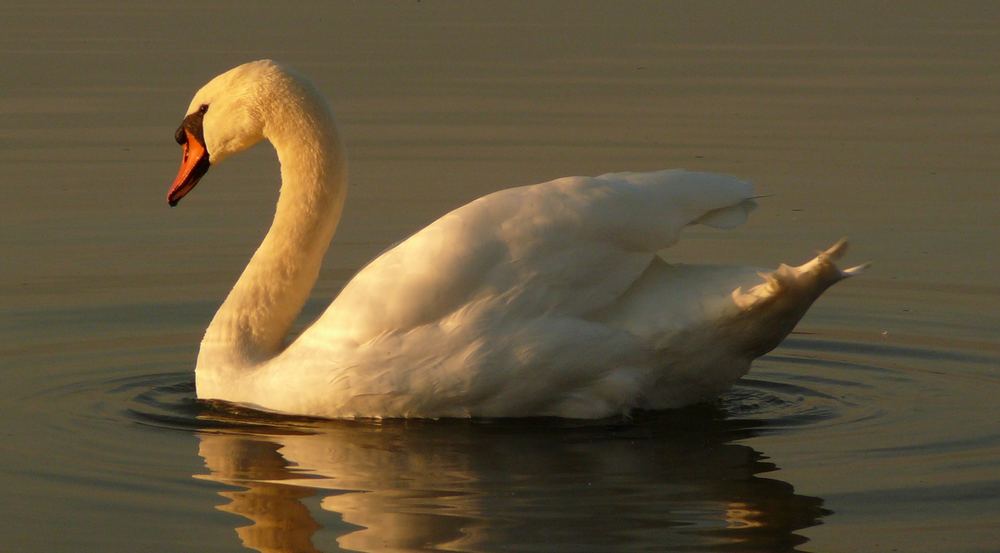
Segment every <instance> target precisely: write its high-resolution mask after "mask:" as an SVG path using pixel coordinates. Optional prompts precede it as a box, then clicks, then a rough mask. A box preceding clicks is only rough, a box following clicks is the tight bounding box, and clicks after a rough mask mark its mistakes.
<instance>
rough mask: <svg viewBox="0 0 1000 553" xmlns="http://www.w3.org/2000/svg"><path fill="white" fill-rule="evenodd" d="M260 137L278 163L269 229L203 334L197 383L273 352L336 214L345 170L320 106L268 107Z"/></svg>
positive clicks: (313, 274)
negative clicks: (278, 180)
mask: <svg viewBox="0 0 1000 553" xmlns="http://www.w3.org/2000/svg"><path fill="white" fill-rule="evenodd" d="M264 137H265V138H266V139H268V140H270V142H271V144H273V145H274V148H275V150H276V151H277V153H278V160H279V161H280V163H281V180H282V183H281V192H280V195H279V198H278V205H277V209H276V212H275V215H274V221H273V222H272V223H271V228H270V230H269V231H268V233H267V236H266V237H265V238H264V241H263V242H262V243H261V245H260V247H259V248H257V251H256V253H254V255H253V258H252V259H251V260H250V263H249V264H248V265H247V267H246V269H244V271H243V274H242V275H241V276H240V278H239V281H237V283H236V285H235V286H234V287H233V289H232V291H231V292H230V293H229V296H227V297H226V301H225V302H224V303H223V304H222V307H220V308H219V311H218V312H217V313H216V314H215V317H214V318H213V319H212V323H211V324H210V325H209V327H208V330H206V332H205V337H204V339H203V340H202V344H201V350H200V352H199V354H198V367H197V370H198V373H199V380H201V379H202V377H203V376H205V375H206V374H205V373H206V371H224V370H226V369H236V370H241V369H248V368H252V367H254V366H257V365H259V364H260V363H262V362H264V361H266V360H268V359H270V358H272V357H274V356H275V355H277V354H278V353H279V352H281V350H282V349H283V348H284V346H285V343H284V341H285V337H286V335H287V334H288V331H289V329H290V328H291V326H292V323H293V322H294V321H295V318H296V316H298V314H299V311H300V310H301V309H302V306H303V305H304V304H305V301H306V299H307V298H308V296H309V292H310V291H311V290H312V287H313V284H315V282H316V278H317V276H318V275H319V270H320V265H321V264H322V261H323V255H324V254H325V253H326V249H327V247H328V246H329V244H330V239H331V238H332V237H333V233H334V231H335V230H336V227H337V223H338V221H339V220H340V214H341V211H342V209H343V205H344V199H345V197H346V194H347V186H346V184H347V183H346V181H347V179H346V164H345V161H344V155H343V152H342V149H341V145H340V140H339V138H338V136H337V130H336V126H335V124H334V121H333V116H332V114H331V113H330V109H329V108H328V107H327V105H326V102H325V101H323V100H322V99H321V98H313V99H309V98H306V99H303V101H299V102H274V103H271V104H270V105H269V106H268V113H267V115H266V117H265V125H264ZM200 391H201V383H200V382H199V392H200Z"/></svg>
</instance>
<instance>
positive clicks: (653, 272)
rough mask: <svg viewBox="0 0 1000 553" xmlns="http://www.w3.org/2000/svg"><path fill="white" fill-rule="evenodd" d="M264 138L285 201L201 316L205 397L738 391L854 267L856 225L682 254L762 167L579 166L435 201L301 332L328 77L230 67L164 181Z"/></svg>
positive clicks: (333, 408)
mask: <svg viewBox="0 0 1000 553" xmlns="http://www.w3.org/2000/svg"><path fill="white" fill-rule="evenodd" d="M265 138H266V139H268V140H270V141H271V142H272V144H273V145H274V147H275V149H276V150H277V152H278V157H279V160H280V162H281V173H282V180H283V182H282V188H281V195H280V199H279V201H278V206H277V212H276V215H275V219H274V223H273V224H272V227H271V229H270V231H269V232H268V234H267V237H266V238H265V239H264V241H263V243H262V244H261V246H260V248H259V249H258V250H257V252H256V253H255V254H254V256H253V259H251V261H250V263H249V265H248V266H247V268H246V270H245V271H244V273H243V275H242V276H241V277H240V279H239V281H238V282H237V284H236V286H235V287H234V288H233V290H232V291H231V292H230V294H229V296H228V297H227V298H226V301H225V302H224V303H223V305H222V307H221V308H220V309H219V311H218V313H216V315H215V318H214V319H213V320H212V323H211V325H210V326H209V327H208V330H207V331H206V333H205V338H204V340H203V341H202V345H201V350H200V353H199V356H198V364H197V369H196V380H197V390H198V397H199V398H203V399H221V400H226V401H231V402H236V403H240V404H245V405H249V406H253V407H256V408H260V409H266V410H271V411H277V412H283V413H292V414H300V415H311V416H319V417H330V418H340V417H359V416H360V417H451V416H454V417H469V416H534V415H554V416H564V417H581V418H596V417H604V416H609V415H614V414H620V413H625V412H628V411H629V410H631V409H633V408H668V407H678V406H682V405H686V404H690V403H694V402H697V401H702V400H705V399H708V398H710V397H712V396H714V395H715V394H718V393H719V392H722V391H724V390H725V389H727V388H728V387H729V386H730V385H731V384H732V383H733V382H734V381H735V380H736V379H738V378H739V377H740V376H742V375H743V374H745V373H746V372H747V371H748V370H749V367H750V362H751V361H752V360H753V359H754V358H756V357H758V356H760V355H763V354H764V353H766V352H767V351H769V350H770V349H772V348H773V347H774V346H776V345H777V344H778V343H779V342H780V341H781V339H783V338H784V337H785V336H786V335H787V334H788V332H790V331H791V329H792V328H793V326H794V325H795V323H796V322H797V321H798V320H799V318H801V316H802V315H803V314H804V313H805V311H806V309H807V308H808V307H809V305H810V304H811V303H812V302H813V300H814V299H816V298H817V297H818V296H819V295H820V294H821V293H822V292H823V290H825V289H826V288H827V287H829V286H830V285H831V284H833V283H835V282H837V281H838V280H840V279H842V278H844V277H845V276H848V275H850V274H853V273H854V272H857V270H858V269H849V270H847V271H841V270H839V269H838V268H837V267H836V266H835V265H834V263H833V259H835V258H836V257H838V256H839V255H840V253H841V252H842V251H843V247H844V245H843V243H840V244H838V245H836V246H834V247H833V248H831V249H830V250H828V251H827V252H825V253H823V254H821V255H820V256H819V257H817V258H816V259H814V260H813V261H811V262H809V263H807V264H805V265H803V266H801V267H797V268H791V267H787V266H782V268H780V269H779V270H777V271H775V272H773V273H769V274H767V275H760V274H758V270H757V269H753V268H748V267H731V268H723V267H703V266H677V265H670V264H668V263H666V262H665V261H663V260H662V259H661V258H659V257H658V256H657V251H659V250H661V249H663V248H665V247H667V246H669V245H671V244H673V243H674V242H675V241H676V240H677V238H678V235H679V233H680V231H681V230H682V229H683V228H684V227H685V226H687V225H690V224H697V223H701V224H708V225H712V226H717V227H724V228H728V227H732V226H736V225H738V224H740V223H742V222H743V221H744V220H745V218H746V215H747V214H748V213H749V211H750V210H751V209H752V208H753V206H754V203H753V190H752V187H751V186H750V184H748V183H746V182H743V181H740V180H738V179H735V178H733V177H728V176H722V175H713V174H707V173H691V172H685V171H660V172H653V173H616V174H608V175H603V176H600V177H594V178H587V177H569V178H563V179H558V180H555V181H551V182H547V183H543V184H538V185H534V186H525V187H521V188H513V189H508V190H503V191H500V192H496V193H494V194H490V195H488V196H485V197H482V198H480V199H478V200H476V201H473V202H472V203H470V204H468V205H465V206H463V207H461V208H458V209H456V210H454V211H452V212H451V213H449V214H447V215H445V216H444V217H442V218H440V219H438V220H437V221H435V222H434V223H432V224H431V225H429V226H428V227H426V228H424V229H423V230H421V231H420V232H418V233H416V234H415V235H413V236H411V237H410V238H409V239H407V240H405V241H404V242H402V243H401V244H399V245H397V246H396V247H394V248H392V249H391V250H389V251H387V252H386V253H384V254H382V255H381V256H379V257H378V258H376V259H375V260H374V261H372V262H371V263H370V264H369V265H368V266H367V267H365V268H364V269H363V270H361V271H360V272H359V273H358V274H357V275H356V276H355V277H354V278H353V279H352V280H351V281H350V282H349V283H348V284H347V285H346V286H345V287H344V289H343V290H342V291H341V293H340V294H339V295H338V296H337V298H336V299H335V300H334V301H333V303H332V304H331V305H330V307H329V308H328V309H327V310H326V312H325V313H324V314H323V315H322V316H321V317H320V318H319V319H318V320H317V321H316V322H315V323H313V324H312V326H310V327H309V328H307V329H306V330H305V331H304V332H303V333H302V334H301V335H300V336H299V337H298V338H297V339H295V340H294V341H293V342H291V343H290V344H287V345H286V342H285V340H286V335H287V333H288V330H289V328H290V327H291V325H292V322H293V321H294V319H295V317H296V316H297V314H298V313H299V311H300V309H301V307H302V305H303V303H304V302H305V300H306V298H307V296H308V294H309V291H310V290H311V288H312V286H313V284H314V282H315V280H316V277H317V275H318V272H319V267H320V264H321V261H322V258H323V255H324V253H325V251H326V248H327V245H328V244H329V242H330V239H331V237H332V236H333V232H334V230H335V227H336V225H337V221H338V220H339V217H340V213H341V209H342V207H343V203H344V198H345V193H346V177H345V165H344V158H343V154H342V152H341V148H340V141H339V139H338V138H337V133H336V128H335V125H334V123H333V118H332V115H331V114H330V111H329V108H328V107H327V106H326V103H325V101H324V100H323V99H322V97H321V96H320V95H319V93H318V92H316V90H315V89H314V88H313V87H312V85H310V84H309V83H308V82H307V81H305V80H304V79H303V78H301V77H299V76H297V75H296V74H294V73H292V72H290V71H289V70H287V69H285V68H282V67H281V66H279V65H277V64H275V63H273V62H270V61H259V62H251V63H248V64H245V65H242V66H240V67H237V68H235V69H233V70H230V71H228V72H226V73H224V74H222V75H220V76H219V77H216V78H215V79H214V80H212V81H211V82H210V83H209V84H207V85H206V86H205V87H204V88H202V90H200V91H199V92H198V94H197V95H196V96H195V98H194V100H193V101H192V103H191V107H190V109H189V111H188V116H187V117H186V118H185V123H184V125H182V127H181V129H180V130H179V131H178V141H179V142H181V143H182V144H184V145H185V161H184V163H183V164H182V166H181V172H180V175H179V176H178V179H177V181H176V182H175V183H174V186H173V187H172V188H171V191H170V193H169V194H168V199H169V201H170V202H171V204H175V203H176V202H177V201H179V200H180V198H181V197H183V196H184V195H185V194H186V193H187V192H188V191H190V190H191V188H193V186H194V184H195V183H196V182H197V180H198V179H199V178H200V177H201V175H203V174H204V172H205V171H207V169H208V166H209V164H210V163H211V164H215V163H218V162H219V161H221V160H222V159H223V158H225V157H228V156H229V155H231V154H233V153H237V152H239V151H241V150H243V149H245V148H247V147H249V146H251V145H252V144H254V143H256V142H258V141H259V140H261V139H265ZM762 277H763V278H762Z"/></svg>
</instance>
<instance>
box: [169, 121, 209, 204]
mask: <svg viewBox="0 0 1000 553" xmlns="http://www.w3.org/2000/svg"><path fill="white" fill-rule="evenodd" d="M182 130H183V132H184V138H185V139H186V140H184V142H182V143H181V147H182V148H183V149H184V157H183V158H181V168H180V170H179V171H178V172H177V178H176V179H174V184H172V185H171V186H170V191H169V192H167V203H168V204H170V207H174V206H175V205H177V202H179V201H181V198H183V197H184V196H185V195H186V194H187V193H188V192H190V191H191V190H193V189H194V185H196V184H198V181H199V180H201V177H203V176H205V173H207V172H208V168H209V166H210V165H211V164H210V163H209V162H208V150H206V149H205V145H204V144H202V143H201V141H200V140H198V138H197V137H196V136H195V135H194V134H192V133H191V131H189V130H187V129H182ZM179 141H180V133H178V142H179Z"/></svg>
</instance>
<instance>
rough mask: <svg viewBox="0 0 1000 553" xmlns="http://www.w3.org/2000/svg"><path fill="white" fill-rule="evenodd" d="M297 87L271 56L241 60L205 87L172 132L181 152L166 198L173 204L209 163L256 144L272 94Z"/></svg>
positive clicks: (293, 77)
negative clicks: (178, 164)
mask: <svg viewBox="0 0 1000 553" xmlns="http://www.w3.org/2000/svg"><path fill="white" fill-rule="evenodd" d="M299 86H300V84H299V78H297V77H295V76H293V75H292V74H291V73H289V72H288V70H286V69H285V68H283V67H281V66H280V65H278V64H277V63H275V62H273V61H271V60H260V61H252V62H250V63H245V64H243V65H240V66H239V67H235V68H233V69H230V70H229V71H226V72H225V73H223V74H221V75H219V76H217V77H215V78H214V79H212V80H211V81H209V83H208V84H206V85H205V86H203V87H202V88H201V90H199V91H198V92H197V94H195V95H194V99H192V100H191V105H190V106H188V110H187V114H186V115H185V117H184V121H183V122H182V123H181V126H180V128H178V129H177V133H176V134H175V138H176V140H177V143H178V144H180V145H181V147H182V148H183V151H184V153H183V157H182V159H181V168H180V170H179V171H178V173H177V178H176V179H175V180H174V183H173V185H172V186H171V187H170V191H169V192H167V202H168V203H169V204H170V205H171V206H174V205H177V202H179V201H180V199H181V198H183V197H184V196H185V195H186V194H187V193H188V192H190V191H191V190H192V189H193V188H194V187H195V185H196V184H198V181H199V180H200V179H201V178H202V177H203V176H205V173H207V172H208V169H209V167H211V166H212V165H215V164H218V163H219V162H221V161H222V160H224V159H226V158H227V157H229V156H231V155H233V154H236V153H239V152H242V151H243V150H246V149H247V148H249V147H251V146H253V145H254V144H256V143H258V142H260V141H261V140H262V139H263V138H264V128H265V124H266V121H265V115H266V112H267V111H268V109H269V104H270V103H271V101H272V100H273V98H275V97H276V96H277V95H276V94H275V92H276V91H281V92H286V93H287V92H291V91H294V90H295V89H296V88H298V87H299Z"/></svg>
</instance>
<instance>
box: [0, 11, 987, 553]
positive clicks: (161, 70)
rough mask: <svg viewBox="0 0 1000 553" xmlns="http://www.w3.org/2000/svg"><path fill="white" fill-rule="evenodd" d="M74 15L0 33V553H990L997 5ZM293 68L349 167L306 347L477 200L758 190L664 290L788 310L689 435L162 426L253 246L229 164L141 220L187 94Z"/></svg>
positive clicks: (158, 203)
mask: <svg viewBox="0 0 1000 553" xmlns="http://www.w3.org/2000/svg"><path fill="white" fill-rule="evenodd" d="M277 5H278V4H274V6H272V5H271V4H270V3H268V4H264V3H244V2H217V3H209V4H207V5H206V4H202V3H195V2H187V1H181V2H170V3H162V2H128V3H124V2H123V3H110V2H105V1H98V2H92V3H86V4H84V3H78V2H34V3H8V4H5V6H4V7H2V8H0V31H2V32H0V61H2V66H3V68H4V70H3V71H2V74H0V144H2V148H0V178H2V182H0V184H2V187H3V194H4V202H3V204H2V207H0V209H2V217H0V229H2V234H0V243H2V247H3V254H2V257H0V267H2V271H0V298H2V302H0V313H2V315H0V316H2V319H0V325H2V328H3V331H2V335H0V356H2V357H0V362H2V369H0V370H2V372H0V375H2V377H0V378H2V381H0V382H2V394H0V413H2V414H3V417H2V423H0V479H2V480H0V483H2V486H3V490H4V493H3V498H2V500H0V520H2V521H3V522H2V523H0V550H2V551H11V552H17V553H20V552H34V551H47V552H63V551H66V552H70V551H72V552H77V551H102V552H132V551H143V552H159V551H163V552H176V551H213V552H214V551H245V550H248V549H249V550H259V551H267V552H309V551H323V552H330V551H339V550H351V551H406V550H435V549H439V550H449V551H451V550H469V551H515V550H516V551H573V552H576V551H708V550H711V551H753V552H765V551H768V552H769V551H799V550H801V551H816V552H827V551H843V552H869V551H907V552H923V551H940V552H966V551H1000V407H998V406H1000V402H998V401H997V398H998V397H1000V284H998V283H997V276H996V275H997V274H1000V249H998V246H997V243H998V240H1000V177H998V175H1000V7H998V6H1000V4H997V3H987V2H984V3H978V4H972V3H963V4H951V3H949V4H947V5H945V4H941V3H936V2H906V3H898V4H896V5H892V4H883V3H869V2H859V3H854V4H845V3H835V4H830V5H828V6H824V5H820V4H814V3H798V2H779V3H767V4H758V5H751V4H750V3H745V2H732V3H730V2H722V3H710V4H707V5H702V3H690V4H678V3H665V2H664V3H659V2H651V3H619V2H614V3H612V2H543V3H530V2H525V3H516V4H504V5H499V4H466V3H443V2H437V1H432V0H425V1H423V2H405V3H404V2H398V3H366V2H357V3H348V2H336V3H311V4H292V5H288V6H284V7H277ZM261 57H272V58H275V59H279V60H282V61H284V62H286V63H288V64H290V65H292V66H294V67H297V68H299V69H300V70H301V71H302V72H304V73H306V74H308V75H311V76H312V77H313V78H314V79H315V81H316V82H317V83H318V85H319V86H320V88H321V89H322V90H324V91H326V92H327V93H328V94H329V95H330V97H331V99H332V102H333V105H334V108H335V110H336V111H337V112H338V115H339V119H340V123H341V126H342V129H341V130H342V133H343V135H344V136H345V137H346V139H347V142H348V147H349V153H350V156H351V159H352V165H351V174H352V186H353V188H352V189H351V192H350V197H349V199H348V206H347V210H346V215H345V218H344V221H343V222H342V224H341V230H340V232H339V234H338V235H337V237H336V238H335V240H334V243H333V246H332V247H331V250H330V253H329V255H328V259H327V261H326V264H325V269H324V272H323V275H322V276H321V278H320V282H319V284H318V286H317V289H316V290H315V292H314V294H313V299H312V301H311V302H310V304H309V306H308V309H307V311H308V312H307V313H306V314H305V316H304V317H303V323H302V324H305V323H306V322H308V319H309V316H310V315H315V314H316V313H318V312H319V310H321V309H322V308H323V307H324V306H325V305H326V304H327V303H328V301H329V299H330V298H331V297H332V296H333V295H335V294H336V292H337V290H338V289H339V288H340V287H341V286H342V285H343V283H344V282H345V281H346V279H348V278H349V277H350V275H351V274H352V273H353V272H354V271H356V270H357V269H358V268H359V267H360V266H362V265H363V264H364V263H365V261H366V260H368V259H370V258H371V257H372V256H374V255H376V254H377V253H378V252H380V251H381V250H382V249H383V248H385V247H386V246H387V245H388V244H391V243H392V242H394V241H396V240H399V239H400V238H402V237H404V236H406V235H407V234H408V233H410V232H412V231H413V230H415V229H417V228H419V227H421V226H423V225H425V224H427V223H428V222H430V221H432V220H433V219H434V218H435V217H436V216H437V215H440V214H442V213H444V212H445V211H447V210H449V209H451V208H453V207H455V206H458V205H460V204H462V203H464V202H466V201H468V200H470V199H472V198H474V197H477V196H479V195H481V194H484V193H486V192H490V191H493V190H497V189H500V188H503V187H507V186H513V185H520V184H528V183H532V182H540V181H543V180H548V179H551V178H554V177H558V176H563V175H572V174H598V173H603V172H608V171H616V170H626V169H628V170H652V169H660V168H668V167H684V168H687V169H704V170H711V171H717V172H726V173H732V174H736V175H740V176H743V177H746V178H748V179H751V180H753V181H755V182H756V183H757V185H758V188H759V190H760V192H761V193H763V194H769V197H767V198H766V199H762V200H761V202H760V203H761V206H760V208H759V209H758V210H757V211H756V212H755V213H754V216H753V219H752V221H751V222H750V224H748V225H747V226H746V227H744V228H741V229H738V230H736V231H733V232H726V233H723V232H717V231H711V230H692V231H691V232H689V233H688V235H687V239H686V241H685V242H683V243H682V244H681V245H679V246H678V247H677V248H675V249H672V250H670V251H669V252H667V253H666V254H665V255H666V256H667V257H668V258H670V259H672V260H678V261H689V262H698V261H706V262H727V263H739V264H756V265H762V266H772V265H774V264H776V263H777V262H779V261H791V262H796V263H797V262H801V261H803V260H805V259H806V258H808V257H809V256H810V255H811V254H812V253H813V251H814V250H815V249H817V248H820V247H824V246H827V245H829V243H832V242H833V241H834V240H836V239H837V238H839V237H841V236H844V235H847V236H850V238H851V240H852V243H853V245H854V249H853V251H852V253H851V254H849V258H850V259H849V261H848V262H852V261H853V262H862V261H866V260H873V261H874V262H875V265H874V266H873V268H872V269H871V270H870V271H869V272H868V273H867V274H866V275H865V276H864V277H863V278H858V279H855V280H852V281H850V282H847V283H844V284H841V285H838V286H837V287H835V288H834V289H832V290H831V291H830V292H829V293H828V294H827V295H826V296H825V297H824V298H823V299H821V300H820V301H819V302H818V303H817V305H816V306H815V307H814V308H813V310H812V311H811V312H810V313H809V315H808V316H807V317H806V318H805V319H804V320H803V322H802V323H801V324H800V325H799V327H798V330H797V332H796V333H795V334H793V335H792V336H791V337H790V338H789V339H788V340H787V341H786V342H785V343H784V345H782V346H781V347H779V348H778V349H777V350H775V351H774V352H772V353H771V354H770V355H769V356H767V357H765V358H763V359H761V360H759V361H758V362H757V363H756V365H755V367H754V369H753V371H752V372H751V373H750V374H749V375H748V377H747V378H746V379H744V380H743V381H741V382H740V383H739V384H738V385H737V386H736V387H735V388H734V389H733V390H732V392H730V393H728V394H726V395H725V396H723V397H721V398H720V399H719V400H718V401H717V402H716V403H714V404H711V405H703V406H698V407H696V408H691V409H687V410H683V411H680V412H668V413H652V414H650V413H647V414H640V415H637V416H636V417H635V418H634V419H632V420H628V421H610V422H608V421H605V422H599V423H579V422H567V421H549V420H544V421H537V420H532V421H471V422H470V421H437V422H432V421H420V422H384V423H381V424H376V423H370V422H319V421H309V420H288V419H280V418H262V417H261V416H260V415H259V414H252V413H240V412H233V411H231V410H226V409H222V408H220V407H218V406H212V405H206V404H201V403H198V402H196V401H195V400H194V386H193V380H194V379H193V374H192V371H193V367H194V360H195V355H196V352H197V346H198V342H199V339H200V334H201V332H202V330H203V329H204V328H205V326H206V325H207V323H208V321H209V319H210V318H211V316H212V314H213V312H214V310H215V309H216V308H217V306H218V304H219V303H220V302H221V300H222V298H223V297H224V295H225V293H226V292H227V291H228V289H229V288H230V286H231V285H232V284H233V282H234V281H235V279H236V277H237V276H238V274H239V272H240V271H241V270H242V267H243V265H244V263H245V262H246V260H247V259H248V258H249V255H250V254H251V253H252V251H253V249H254V248H255V246H256V244H257V242H258V241H259V240H260V238H261V237H262V236H263V233H264V231H265V230H266V228H267V225H268V223H269V220H270V216H271V210H272V208H273V203H274V200H275V198H276V194H277V187H276V183H277V182H278V171H277V165H276V162H275V160H274V157H273V151H272V150H271V149H270V148H269V147H266V146H264V147H259V148H257V149H255V150H254V151H253V152H251V153H249V154H247V155H244V156H242V157H240V158H238V159H236V160H233V161H232V162H229V163H227V164H224V165H222V166H219V167H217V168H215V169H213V170H212V174H211V175H210V176H209V178H208V179H206V181H205V182H204V183H203V184H202V185H201V186H200V187H199V188H198V189H197V190H196V191H195V192H194V193H193V194H192V195H191V196H190V197H189V198H188V199H187V200H186V201H185V202H184V203H183V204H182V205H181V206H180V207H179V208H178V209H173V210H171V209H168V208H167V207H166V204H165V201H164V195H165V192H166V189H167V186H168V184H169V183H170V182H171V181H172V179H173V177H174V174H175V172H176V169H177V164H178V159H179V156H180V152H179V148H178V147H177V145H176V144H175V143H174V141H173V132H174V129H175V128H176V127H177V125H178V124H179V122H180V119H181V117H182V115H183V113H184V110H185V108H186V107H187V105H188V102H189V100H190V98H191V96H192V94H193V93H194V91H195V90H196V89H197V88H198V87H200V86H201V85H202V84H203V83H204V82H205V81H207V80H208V79H209V78H211V77H212V76H214V75H215V74H217V73H219V72H221V71H223V70H225V69H228V68H229V67H231V66H233V65H236V64H238V63H241V62H243V61H247V60H251V59H257V58H261Z"/></svg>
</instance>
